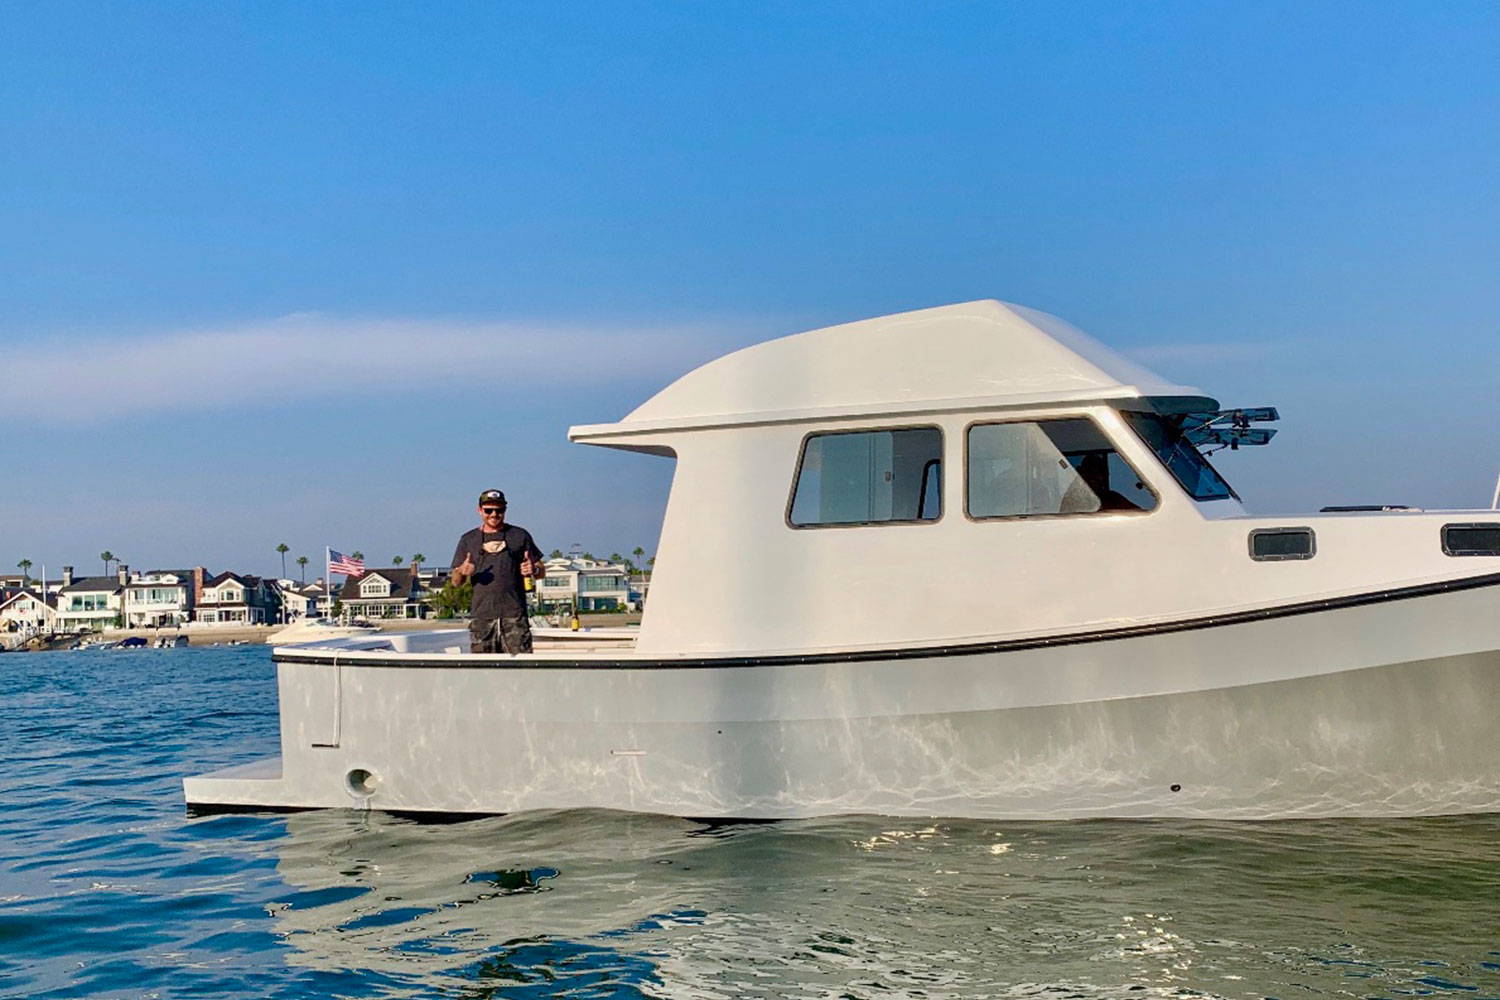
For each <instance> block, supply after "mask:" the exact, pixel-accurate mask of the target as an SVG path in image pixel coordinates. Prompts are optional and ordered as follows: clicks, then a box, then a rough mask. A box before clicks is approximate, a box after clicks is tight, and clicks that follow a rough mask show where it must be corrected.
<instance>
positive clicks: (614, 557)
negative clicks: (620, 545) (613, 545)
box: [609, 552, 625, 563]
mask: <svg viewBox="0 0 1500 1000" xmlns="http://www.w3.org/2000/svg"><path fill="white" fill-rule="evenodd" d="M609 561H610V562H612V563H620V562H624V561H625V557H624V556H622V555H620V553H618V552H611V553H610V554H609Z"/></svg>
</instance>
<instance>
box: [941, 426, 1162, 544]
mask: <svg viewBox="0 0 1500 1000" xmlns="http://www.w3.org/2000/svg"><path fill="white" fill-rule="evenodd" d="M1048 420H1087V421H1088V422H1089V423H1091V424H1093V426H1094V430H1096V431H1098V432H1099V436H1100V437H1102V438H1104V440H1105V441H1107V442H1109V445H1110V447H1111V448H1112V449H1113V450H1114V453H1115V454H1116V455H1119V456H1120V461H1122V462H1124V463H1125V464H1126V466H1128V467H1129V469H1130V471H1131V472H1134V473H1135V474H1136V477H1137V478H1138V479H1139V480H1140V482H1141V484H1142V485H1143V486H1144V487H1145V489H1146V492H1147V493H1150V494H1151V496H1152V498H1153V499H1154V500H1155V501H1156V503H1155V505H1153V506H1152V508H1151V509H1150V510H1091V511H1079V512H1077V513H1070V514H1064V513H1057V514H973V513H970V511H969V434H970V432H971V431H973V429H974V428H975V427H990V426H994V425H996V424H1040V423H1044V422H1046V421H1048ZM963 436H964V458H963V473H964V478H963V496H964V517H965V518H967V519H968V520H969V521H971V522H973V523H974V524H985V523H987V522H990V521H1038V520H1057V519H1059V518H1065V517H1099V516H1101V515H1102V516H1120V517H1149V516H1150V515H1152V514H1155V513H1156V512H1157V511H1159V510H1161V507H1162V503H1161V501H1162V495H1161V491H1160V490H1158V489H1157V488H1156V485H1155V484H1154V483H1152V482H1151V479H1150V478H1149V477H1148V476H1143V475H1141V470H1140V469H1138V468H1136V464H1137V463H1135V462H1132V461H1131V460H1130V458H1129V456H1127V455H1126V453H1125V452H1124V451H1122V450H1121V448H1120V445H1119V442H1118V441H1117V440H1116V439H1115V438H1114V437H1113V436H1111V435H1110V433H1109V432H1108V431H1107V430H1105V429H1104V427H1102V426H1101V425H1100V423H1099V421H1098V420H1096V419H1095V418H1094V415H1093V414H1091V413H1067V414H1047V415H1046V416H1037V415H1035V414H1033V415H1032V416H1029V417H1010V418H1005V419H999V420H996V419H990V418H984V419H978V420H971V421H969V422H968V423H966V424H964V431H963ZM1147 450H1148V451H1149V450H1150V449H1149V447H1148V448H1147ZM1069 464H1072V463H1069Z"/></svg>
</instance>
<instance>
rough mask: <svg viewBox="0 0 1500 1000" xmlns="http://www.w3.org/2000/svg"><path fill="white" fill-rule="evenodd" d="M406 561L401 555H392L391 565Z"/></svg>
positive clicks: (398, 564)
mask: <svg viewBox="0 0 1500 1000" xmlns="http://www.w3.org/2000/svg"><path fill="white" fill-rule="evenodd" d="M405 561H406V560H404V559H402V558H401V557H400V556H391V565H393V566H400V565H401V564H402V563H403V562H405Z"/></svg>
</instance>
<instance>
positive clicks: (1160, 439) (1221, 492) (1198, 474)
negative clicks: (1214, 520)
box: [1121, 410, 1238, 500]
mask: <svg viewBox="0 0 1500 1000" xmlns="http://www.w3.org/2000/svg"><path fill="white" fill-rule="evenodd" d="M1121 415H1122V416H1124V418H1125V422H1126V423H1128V424H1129V425H1130V426H1131V427H1132V428H1134V429H1135V432H1136V433H1137V434H1139V435H1140V436H1141V440H1143V441H1145V442H1146V444H1147V446H1148V447H1150V449H1151V450H1152V451H1154V452H1156V457H1157V458H1159V459H1161V464H1162V465H1165V466H1166V467H1167V471H1168V472H1170V473H1172V478H1173V479H1176V480H1177V482H1178V483H1179V484H1181V486H1182V488H1183V489H1185V490H1187V492H1188V496H1190V497H1192V498H1193V499H1194V500H1228V499H1229V498H1230V497H1234V496H1235V492H1234V490H1233V489H1231V488H1230V486H1229V484H1228V483H1226V482H1225V481H1224V477H1223V476H1221V475H1219V473H1218V470H1216V469H1215V468H1214V467H1213V466H1212V465H1209V464H1208V459H1206V458H1204V457H1203V453H1202V452H1200V451H1199V450H1198V448H1197V446H1196V445H1194V444H1193V443H1192V442H1191V441H1189V440H1188V439H1187V438H1186V437H1185V436H1184V435H1183V433H1182V424H1181V423H1180V422H1179V421H1176V420H1172V419H1170V418H1168V417H1163V416H1161V415H1160V414H1157V413H1141V412H1139V411H1135V410H1125V411H1123V412H1122V414H1121ZM1236 499H1238V498H1236Z"/></svg>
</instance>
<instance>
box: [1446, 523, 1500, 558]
mask: <svg viewBox="0 0 1500 1000" xmlns="http://www.w3.org/2000/svg"><path fill="white" fill-rule="evenodd" d="M1451 528H1457V529H1458V530H1460V531H1495V530H1500V523H1496V522H1494V521H1449V522H1448V523H1447V524H1445V525H1443V526H1442V527H1441V528H1439V529H1438V540H1439V542H1440V543H1441V544H1442V547H1443V555H1445V556H1451V557H1452V558H1455V559H1475V558H1477V559H1494V558H1496V557H1497V556H1500V552H1497V551H1492V550H1489V549H1473V548H1469V549H1460V548H1454V547H1453V546H1452V545H1451V544H1450V543H1449V540H1448V531H1449V529H1451Z"/></svg>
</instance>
